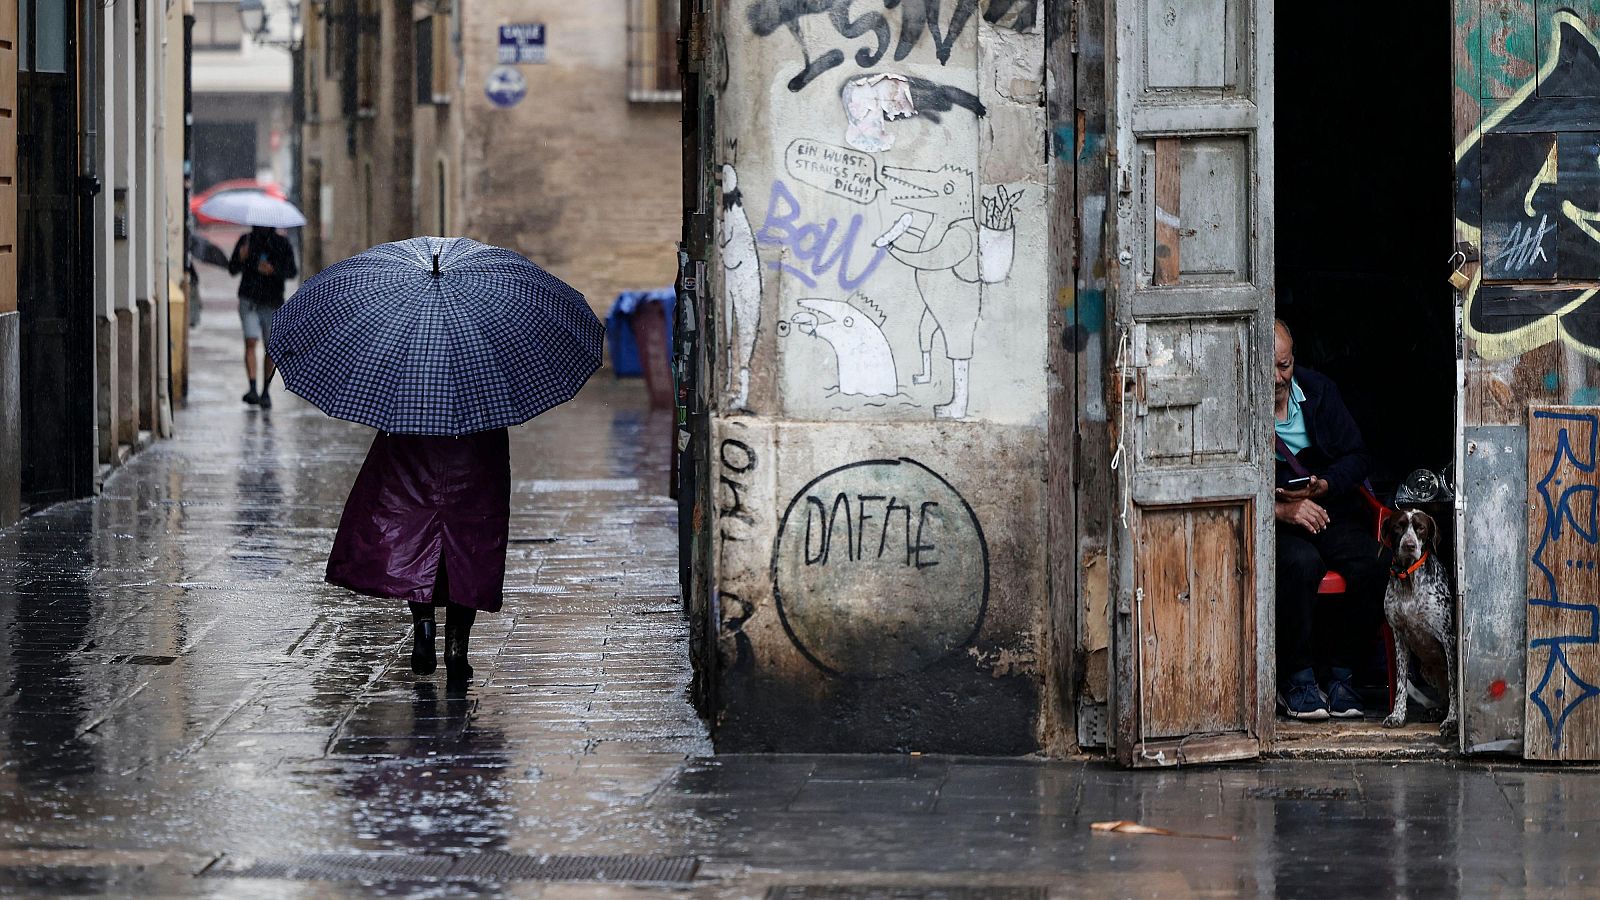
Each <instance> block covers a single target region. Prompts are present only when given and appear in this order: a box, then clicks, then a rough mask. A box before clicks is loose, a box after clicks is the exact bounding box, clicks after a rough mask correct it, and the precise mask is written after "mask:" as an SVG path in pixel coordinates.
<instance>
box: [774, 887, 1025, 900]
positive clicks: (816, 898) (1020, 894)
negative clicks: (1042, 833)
mask: <svg viewBox="0 0 1600 900" xmlns="http://www.w3.org/2000/svg"><path fill="white" fill-rule="evenodd" d="M1047 897H1049V892H1047V891H1046V890H1045V889H1044V888H1042V887H1007V886H1004V885H950V886H945V885H924V886H912V885H899V884H779V885H773V886H772V887H770V888H767V900H1046V898H1047Z"/></svg>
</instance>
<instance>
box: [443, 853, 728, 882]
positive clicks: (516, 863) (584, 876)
mask: <svg viewBox="0 0 1600 900" xmlns="http://www.w3.org/2000/svg"><path fill="white" fill-rule="evenodd" d="M699 868H700V861H699V860H698V859H695V858H694V857H692V856H517V855H515V854H511V853H493V852H490V853H479V854H477V855H474V856H463V857H461V859H460V860H459V861H458V862H457V863H456V867H455V868H454V869H451V870H450V876H451V877H457V876H459V877H462V878H487V879H495V878H504V879H508V880H509V879H521V880H527V881H648V882H656V883H687V882H690V881H693V880H694V873H695V871H696V870H698V869H699Z"/></svg>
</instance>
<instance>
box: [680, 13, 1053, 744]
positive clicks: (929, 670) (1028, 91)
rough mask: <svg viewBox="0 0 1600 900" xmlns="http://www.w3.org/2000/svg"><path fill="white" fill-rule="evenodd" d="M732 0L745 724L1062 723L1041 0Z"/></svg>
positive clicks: (728, 41) (718, 148) (855, 734)
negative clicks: (1050, 484)
mask: <svg viewBox="0 0 1600 900" xmlns="http://www.w3.org/2000/svg"><path fill="white" fill-rule="evenodd" d="M835 6H837V7H838V8H839V9H840V10H846V9H847V11H848V15H847V16H843V17H841V16H839V15H835V14H834V12H836V10H831V8H830V7H829V5H828V4H817V3H808V4H803V3H796V2H788V0H741V2H737V3H729V4H725V5H723V6H722V7H721V9H722V11H723V16H722V20H721V21H720V22H719V23H717V25H718V27H717V29H716V33H717V38H716V40H717V42H718V43H719V46H718V47H717V48H716V49H715V50H714V51H713V57H714V59H716V60H718V63H717V65H718V68H719V69H720V71H718V72H717V73H716V87H717V93H716V98H715V99H716V110H717V117H716V131H717V134H716V139H717V140H716V145H715V147H714V148H708V149H710V150H711V152H715V153H716V154H717V159H716V162H717V164H718V165H717V171H718V173H719V175H720V182H721V183H720V185H719V187H720V205H719V209H718V213H719V215H718V229H717V230H718V239H717V242H716V243H717V244H718V246H719V248H720V250H719V252H718V258H717V259H715V260H714V261H713V262H712V265H711V269H712V272H713V282H714V283H713V284H712V286H711V288H710V296H712V297H713V298H715V299H716V300H718V301H719V305H718V307H717V309H716V318H717V320H718V323H719V324H718V328H719V334H718V341H717V343H716V345H715V346H717V347H718V351H717V357H718V358H717V360H716V369H717V373H718V374H717V375H716V379H717V383H716V386H717V389H718V391H719V394H720V396H719V403H718V408H719V413H718V415H717V417H716V419H715V423H714V428H713V431H714V434H713V447H712V451H711V452H712V459H713V465H714V467H715V468H717V469H718V471H717V472H716V481H717V486H716V488H715V492H716V497H715V500H714V502H713V503H711V504H710V505H711V506H712V507H713V508H715V509H716V510H717V522H716V525H715V527H714V528H713V529H712V534H713V536H714V538H713V540H714V542H715V545H716V567H717V576H716V594H715V596H716V606H717V616H718V619H719V623H720V629H721V635H720V640H719V647H720V659H719V684H718V701H717V702H718V706H719V708H718V710H717V715H718V729H717V736H718V741H719V746H720V747H721V748H723V749H730V750H739V749H772V750H845V751H886V750H927V751H945V752H992V753H1018V752H1026V751H1028V750H1031V749H1034V748H1036V747H1037V746H1038V745H1039V736H1038V734H1037V729H1038V724H1037V722H1038V713H1039V709H1038V707H1039V696H1040V682H1041V674H1040V666H1039V659H1038V657H1039V653H1040V644H1041V628H1042V622H1043V618H1044V608H1045V605H1046V598H1045V590H1046V587H1045V556H1044V554H1045V547H1044V540H1043V536H1044V533H1045V499H1044V490H1043V481H1044V472H1045V448H1044V439H1045V423H1046V415H1047V400H1046V366H1045V352H1046V346H1045V334H1046V327H1045V326H1046V315H1047V301H1046V296H1047V290H1046V284H1047V270H1046V261H1047V255H1048V254H1047V238H1048V223H1047V220H1046V216H1045V214H1044V211H1045V209H1046V200H1047V197H1046V191H1047V185H1048V177H1049V170H1048V163H1047V162H1046V159H1047V154H1046V152H1045V143H1044V142H1045V123H1044V117H1043V109H1042V107H1041V105H1040V103H1041V94H1042V91H1043V86H1044V84H1043V81H1044V75H1043V62H1044V59H1043V56H1044V41H1043V34H1042V20H1041V18H1040V15H1039V12H1040V10H1039V8H1038V5H1037V4H1035V3H1030V2H1004V0H997V2H990V3H987V4H983V5H981V6H980V5H979V4H976V3H955V4H944V5H942V6H941V5H936V4H931V3H922V2H901V3H898V4H893V5H891V4H887V3H881V4H880V3H876V2H873V3H855V4H853V5H848V6H847V5H846V4H835Z"/></svg>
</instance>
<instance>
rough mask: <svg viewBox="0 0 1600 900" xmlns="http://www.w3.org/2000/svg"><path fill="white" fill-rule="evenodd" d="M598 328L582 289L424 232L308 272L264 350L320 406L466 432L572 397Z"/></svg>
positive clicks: (380, 422) (510, 255) (393, 425)
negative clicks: (309, 273) (421, 234)
mask: <svg viewBox="0 0 1600 900" xmlns="http://www.w3.org/2000/svg"><path fill="white" fill-rule="evenodd" d="M604 337H605V326H603V325H601V324H600V320H599V319H597V318H595V315H594V313H593V312H591V311H590V309H589V304H588V303H587V302H585V301H584V299H583V295H582V294H580V293H578V292H577V291H576V290H573V289H572V288H571V287H570V286H568V285H567V284H566V283H565V282H563V281H561V280H560V279H558V278H556V277H555V276H553V275H551V274H550V273H548V272H546V271H545V270H543V269H541V268H539V267H538V266H536V265H534V264H533V263H531V262H529V261H528V260H527V259H525V258H523V257H522V256H521V255H519V254H517V253H514V252H512V251H510V250H504V249H501V248H499V247H491V246H488V245H486V244H480V243H478V242H477V241H473V240H468V239H466V238H439V237H420V238H411V239H410V240H406V241H399V242H396V243H392V244H379V245H378V246H376V247H373V248H372V249H370V250H368V251H366V252H365V253H362V254H360V255H359V256H353V257H351V258H349V259H347V260H344V261H343V262H339V263H335V264H334V265H332V266H329V267H328V268H326V269H324V270H322V271H321V272H319V273H317V274H316V275H315V276H313V277H312V278H310V279H308V280H307V281H306V282H305V283H304V284H303V285H301V286H300V290H298V291H296V292H295V295H294V296H293V297H290V298H289V300H288V302H286V303H285V304H284V305H283V307H282V308H281V309H279V310H278V312H277V313H276V314H275V315H274V316H273V317H272V333H271V336H270V337H269V338H268V339H267V352H268V353H270V354H271V355H272V359H273V361H274V362H276V363H277V364H278V370H279V371H281V372H282V373H283V383H284V384H285V385H286V386H287V387H288V388H289V390H291V391H294V392H295V393H296V394H299V395H300V396H302V397H304V398H306V399H307V400H310V401H311V402H312V403H314V404H316V406H317V408H319V409H321V410H322V411H323V412H325V413H327V414H328V415H330V416H334V417H336V418H340V419H349V420H350V421H352V422H360V423H361V424H363V425H370V426H372V427H373V428H377V429H380V430H382V431H388V432H398V433H401V434H439V435H462V434H471V433H472V432H476V431H486V430H488V429H491V428H504V427H508V426H511V425H519V424H521V423H523V422H526V421H528V420H529V419H531V418H533V417H534V416H537V415H538V414H539V413H542V412H544V411H545V410H547V409H549V408H551V407H553V406H556V405H558V404H561V403H565V402H566V401H568V400H570V399H572V397H573V395H574V394H576V393H577V392H578V389H579V388H581V387H582V386H583V383H584V382H585V381H587V380H588V379H589V376H590V375H592V374H594V371H595V370H596V369H598V368H599V367H600V354H601V350H600V348H601V345H602V342H603V340H604Z"/></svg>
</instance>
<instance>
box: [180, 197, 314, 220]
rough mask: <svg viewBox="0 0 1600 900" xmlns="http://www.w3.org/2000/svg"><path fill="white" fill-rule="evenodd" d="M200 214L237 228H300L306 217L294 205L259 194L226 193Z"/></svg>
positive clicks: (203, 208)
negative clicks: (241, 226)
mask: <svg viewBox="0 0 1600 900" xmlns="http://www.w3.org/2000/svg"><path fill="white" fill-rule="evenodd" d="M200 213H201V214H202V215H207V216H210V217H211V218H213V219H221V220H223V221H224V222H232V223H234V224H236V225H252V226H253V225H261V226H264V227H267V228H298V227H300V226H301V225H304V224H305V223H306V217H305V216H304V215H302V214H301V212H300V210H298V209H296V208H295V205H294V204H293V203H290V202H289V201H287V200H279V199H278V198H277V197H270V196H268V195H266V194H263V193H262V192H260V191H224V192H222V193H220V194H217V195H216V196H214V197H212V198H211V199H210V200H207V201H206V202H204V203H202V204H200Z"/></svg>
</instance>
